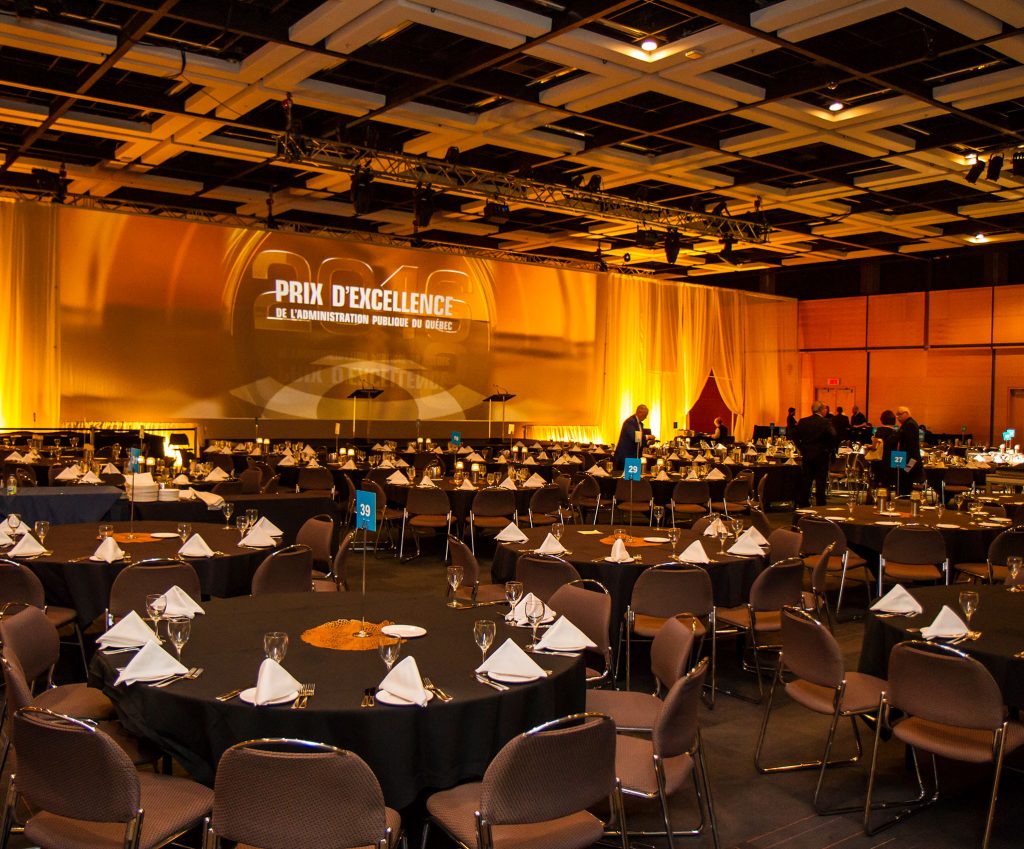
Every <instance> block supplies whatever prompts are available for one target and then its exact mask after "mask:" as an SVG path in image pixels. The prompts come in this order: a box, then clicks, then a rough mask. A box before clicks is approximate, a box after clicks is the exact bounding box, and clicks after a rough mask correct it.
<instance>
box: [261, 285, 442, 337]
mask: <svg viewBox="0 0 1024 849" xmlns="http://www.w3.org/2000/svg"><path fill="white" fill-rule="evenodd" d="M325 295H326V296H328V297H329V298H330V301H329V303H327V302H325ZM274 300H275V302H276V303H277V304H281V305H285V304H286V305H287V306H278V307H276V308H275V309H274V318H277V319H286V320H293V321H327V322H333V323H338V324H370V325H378V326H381V327H412V328H423V329H427V330H446V331H451V330H452V329H453V322H452V321H451V320H450V319H451V318H452V317H453V316H454V298H451V297H449V296H447V295H431V294H428V293H426V292H399V291H393V290H390V289H381V288H371V287H368V286H340V285H337V284H333V285H331V286H330V287H328V286H326V284H324V283H313V282H309V281H299V280H275V281H274ZM346 309H347V310H356V311H357V312H336V311H335V310H346Z"/></svg>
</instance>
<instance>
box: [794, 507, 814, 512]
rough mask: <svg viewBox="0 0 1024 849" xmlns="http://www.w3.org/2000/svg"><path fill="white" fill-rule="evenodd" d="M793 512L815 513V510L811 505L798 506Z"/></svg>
mask: <svg viewBox="0 0 1024 849" xmlns="http://www.w3.org/2000/svg"><path fill="white" fill-rule="evenodd" d="M793 512H794V513H813V512H814V510H813V509H811V508H810V507H797V508H796V510H794V511H793Z"/></svg>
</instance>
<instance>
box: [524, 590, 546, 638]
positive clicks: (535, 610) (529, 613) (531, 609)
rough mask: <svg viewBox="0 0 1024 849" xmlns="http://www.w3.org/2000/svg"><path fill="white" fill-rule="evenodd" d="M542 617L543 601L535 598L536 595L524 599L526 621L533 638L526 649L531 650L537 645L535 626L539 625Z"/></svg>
mask: <svg viewBox="0 0 1024 849" xmlns="http://www.w3.org/2000/svg"><path fill="white" fill-rule="evenodd" d="M543 618H544V602H543V601H541V600H540V599H539V598H537V596H531V597H530V598H528V599H527V600H526V621H527V622H529V623H530V628H531V629H532V631H533V638H532V640H531V642H530V645H528V646H527V647H526V650H527V651H530V650H532V649H533V648H534V647H535V646H536V645H537V626H538V625H540V623H541V620H542V619H543Z"/></svg>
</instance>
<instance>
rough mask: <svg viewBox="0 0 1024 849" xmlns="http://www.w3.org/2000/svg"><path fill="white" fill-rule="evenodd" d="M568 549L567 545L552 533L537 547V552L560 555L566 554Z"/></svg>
mask: <svg viewBox="0 0 1024 849" xmlns="http://www.w3.org/2000/svg"><path fill="white" fill-rule="evenodd" d="M567 550H568V549H566V547H565V546H564V545H562V543H560V542H559V541H558V540H557V539H555V538H554V537H553V536H551V534H548V535H547V536H546V537H544V542H542V543H541V544H540V545H539V546H538V547H537V554H554V555H559V554H565V553H566V551H567Z"/></svg>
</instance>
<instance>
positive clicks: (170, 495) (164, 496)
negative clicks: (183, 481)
mask: <svg viewBox="0 0 1024 849" xmlns="http://www.w3.org/2000/svg"><path fill="white" fill-rule="evenodd" d="M180 499H181V490H180V489H171V488H168V489H161V490H159V491H158V496H157V501H179V500H180Z"/></svg>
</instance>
